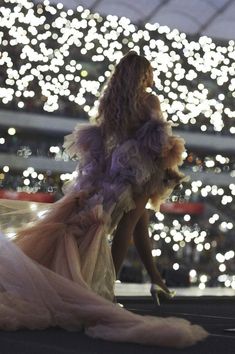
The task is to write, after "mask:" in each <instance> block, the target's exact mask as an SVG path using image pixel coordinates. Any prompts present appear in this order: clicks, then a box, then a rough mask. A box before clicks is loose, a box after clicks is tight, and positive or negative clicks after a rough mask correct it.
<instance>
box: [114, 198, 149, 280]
mask: <svg viewBox="0 0 235 354" xmlns="http://www.w3.org/2000/svg"><path fill="white" fill-rule="evenodd" d="M147 201H148V197H146V196H142V197H138V198H137V199H136V200H135V204H136V209H133V210H131V211H129V212H128V213H126V214H124V215H123V217H122V219H121V220H120V222H119V224H118V226H117V228H116V231H115V234H114V237H113V242H112V257H113V263H114V267H115V271H116V274H117V275H118V272H119V270H120V268H121V265H122V263H123V261H124V258H125V256H126V254H127V250H128V247H129V245H130V241H131V239H132V236H133V232H134V229H135V226H136V224H137V222H138V220H139V218H140V216H141V215H142V214H143V211H144V209H145V205H146V203H147Z"/></svg>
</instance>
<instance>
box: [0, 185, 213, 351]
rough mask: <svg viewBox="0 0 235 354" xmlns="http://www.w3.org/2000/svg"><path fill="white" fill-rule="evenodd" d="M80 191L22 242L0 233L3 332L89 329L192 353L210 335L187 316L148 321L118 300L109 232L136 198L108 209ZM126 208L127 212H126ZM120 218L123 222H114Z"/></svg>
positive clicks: (112, 337) (93, 333)
mask: <svg viewBox="0 0 235 354" xmlns="http://www.w3.org/2000/svg"><path fill="white" fill-rule="evenodd" d="M88 194H89V193H86V192H83V191H80V192H78V193H77V194H74V193H73V194H69V195H67V196H65V197H64V198H63V199H62V200H60V201H59V202H57V203H55V205H54V206H52V208H51V209H50V211H49V212H48V213H47V214H46V215H45V217H44V218H43V219H41V220H39V221H36V222H35V223H33V224H32V225H31V226H29V227H27V228H24V229H23V230H21V231H20V232H19V233H18V234H17V237H16V239H15V240H13V241H12V240H9V239H7V238H6V236H4V234H2V233H1V234H0V328H1V329H2V330H17V329H22V328H28V329H31V330H34V329H44V328H48V327H52V326H59V327H61V328H64V329H66V330H69V331H80V330H83V331H85V333H86V334H87V335H89V336H91V337H96V338H102V339H106V340H111V341H118V342H134V343H141V344H149V345H161V346H169V347H185V346H190V345H192V344H194V343H196V342H197V341H199V340H202V339H204V338H206V336H207V335H208V334H207V332H206V331H205V330H204V329H203V328H201V327H199V326H197V325H191V324H190V323H189V322H188V321H186V320H183V319H179V318H159V317H151V316H140V315H136V314H133V313H131V312H129V311H127V310H126V309H123V308H121V307H119V306H118V305H117V304H115V302H114V282H115V271H114V266H113V262H112V257H111V252H110V245H109V242H108V237H107V236H108V234H109V233H110V231H111V230H112V227H113V226H112V225H115V223H116V221H117V220H118V219H120V217H121V215H122V213H123V205H124V204H125V205H126V210H128V209H131V208H133V201H131V199H130V197H129V194H128V193H127V192H126V191H122V193H120V200H122V202H121V203H120V204H119V206H120V207H118V208H117V206H115V205H111V204H110V205H109V211H110V212H107V210H104V208H103V201H102V200H101V199H102V198H101V199H100V197H99V196H96V197H92V198H90V197H89V196H88ZM121 210H122V211H121ZM113 218H114V219H115V220H116V221H114V220H113Z"/></svg>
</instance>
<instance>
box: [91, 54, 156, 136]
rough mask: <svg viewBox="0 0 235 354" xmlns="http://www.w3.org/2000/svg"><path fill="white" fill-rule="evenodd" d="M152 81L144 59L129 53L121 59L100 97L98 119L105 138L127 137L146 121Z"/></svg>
mask: <svg viewBox="0 0 235 354" xmlns="http://www.w3.org/2000/svg"><path fill="white" fill-rule="evenodd" d="M152 81H153V74H152V67H151V64H150V62H149V61H148V60H147V59H146V58H145V57H143V56H140V55H138V54H137V53H136V52H134V51H130V52H129V53H128V54H126V55H125V56H124V57H123V58H122V59H121V60H120V62H119V63H118V64H117V65H116V67H115V70H114V72H113V74H112V75H111V77H110V79H109V80H108V82H107V83H106V86H105V88H104V90H103V93H102V94H101V98H100V101H99V108H98V115H97V117H96V118H95V121H96V122H97V123H98V124H99V125H101V127H102V129H103V132H104V134H105V135H106V136H109V135H110V134H111V135H114V134H115V135H116V136H117V137H120V138H123V137H126V136H128V135H129V134H130V133H131V132H132V131H133V130H134V129H136V128H137V127H138V126H139V125H140V123H141V121H143V120H145V119H146V117H145V116H144V115H145V112H144V101H145V100H144V99H145V97H146V88H147V87H148V86H152Z"/></svg>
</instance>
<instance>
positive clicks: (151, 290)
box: [150, 286, 160, 306]
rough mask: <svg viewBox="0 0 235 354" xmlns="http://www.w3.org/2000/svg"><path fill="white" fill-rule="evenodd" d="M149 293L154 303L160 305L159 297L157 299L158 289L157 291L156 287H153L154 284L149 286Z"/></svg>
mask: <svg viewBox="0 0 235 354" xmlns="http://www.w3.org/2000/svg"><path fill="white" fill-rule="evenodd" d="M150 294H151V296H152V299H153V302H154V304H155V305H156V306H160V299H159V296H158V291H157V289H155V288H154V286H151V288H150Z"/></svg>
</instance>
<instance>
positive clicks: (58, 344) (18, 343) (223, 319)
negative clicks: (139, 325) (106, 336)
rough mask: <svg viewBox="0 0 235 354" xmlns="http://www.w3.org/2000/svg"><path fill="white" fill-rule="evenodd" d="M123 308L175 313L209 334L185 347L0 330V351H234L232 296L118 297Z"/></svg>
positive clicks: (210, 353) (144, 312) (169, 353)
mask: <svg viewBox="0 0 235 354" xmlns="http://www.w3.org/2000/svg"><path fill="white" fill-rule="evenodd" d="M119 301H120V302H122V303H123V304H124V305H125V307H126V308H128V309H130V310H131V311H133V312H136V313H139V314H142V315H156V316H178V317H183V318H186V319H187V320H190V321H191V322H193V323H196V324H200V325H201V326H203V327H204V328H205V329H206V330H207V331H209V332H210V333H211V335H210V336H209V337H208V339H206V340H205V341H203V342H200V343H198V344H197V345H195V346H193V347H190V348H186V349H169V348H163V347H153V346H143V345H139V344H126V343H114V342H107V341H103V340H99V339H91V338H89V337H87V336H86V335H84V334H83V333H77V332H66V331H64V330H61V329H54V328H51V329H47V330H44V331H28V330H24V331H17V332H4V331H0V354H13V353H14V354H54V353H55V354H57V353H58V354H60V353H61V354H62V353H63V354H75V353H76V354H106V353H107V354H143V353H144V354H153V353H154V354H156V353H157V354H174V353H175V354H177V353H182V354H185V353H189V354H235V332H228V331H225V329H228V328H235V299H233V298H225V297H220V298H206V297H203V298H202V299H196V298H187V299H180V298H178V299H174V301H172V302H171V303H168V304H162V305H161V306H160V307H159V308H156V307H154V305H153V304H152V302H151V301H150V300H149V299H144V298H139V299H136V300H133V299H130V298H126V299H125V298H122V299H119Z"/></svg>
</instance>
